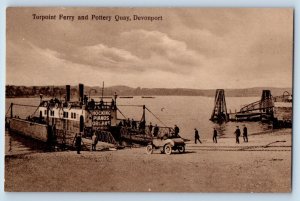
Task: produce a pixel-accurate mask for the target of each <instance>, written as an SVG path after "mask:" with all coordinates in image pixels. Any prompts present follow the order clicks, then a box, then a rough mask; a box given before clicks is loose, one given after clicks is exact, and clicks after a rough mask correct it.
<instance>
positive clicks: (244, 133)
mask: <svg viewBox="0 0 300 201" xmlns="http://www.w3.org/2000/svg"><path fill="white" fill-rule="evenodd" d="M243 139H244V142H248V129H247V127H246V126H245V124H244V128H243Z"/></svg>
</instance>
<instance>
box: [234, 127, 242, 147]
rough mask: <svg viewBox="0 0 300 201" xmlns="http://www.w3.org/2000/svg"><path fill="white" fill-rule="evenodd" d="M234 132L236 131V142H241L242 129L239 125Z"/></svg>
mask: <svg viewBox="0 0 300 201" xmlns="http://www.w3.org/2000/svg"><path fill="white" fill-rule="evenodd" d="M234 133H235V143H237V144H240V136H241V130H240V128H239V126H237V127H236V130H235V132H234Z"/></svg>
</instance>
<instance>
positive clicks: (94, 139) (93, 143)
mask: <svg viewBox="0 0 300 201" xmlns="http://www.w3.org/2000/svg"><path fill="white" fill-rule="evenodd" d="M97 143H98V138H97V136H96V133H94V134H93V136H92V151H96V145H97Z"/></svg>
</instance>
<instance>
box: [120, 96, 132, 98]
mask: <svg viewBox="0 0 300 201" xmlns="http://www.w3.org/2000/svg"><path fill="white" fill-rule="evenodd" d="M119 98H133V96H120V97H119Z"/></svg>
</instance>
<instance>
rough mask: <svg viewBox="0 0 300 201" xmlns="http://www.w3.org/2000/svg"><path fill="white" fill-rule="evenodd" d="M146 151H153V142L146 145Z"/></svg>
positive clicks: (150, 152) (148, 152)
mask: <svg viewBox="0 0 300 201" xmlns="http://www.w3.org/2000/svg"><path fill="white" fill-rule="evenodd" d="M146 152H147V154H152V153H153V146H152V145H151V144H149V145H148V146H147V147H146Z"/></svg>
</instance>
